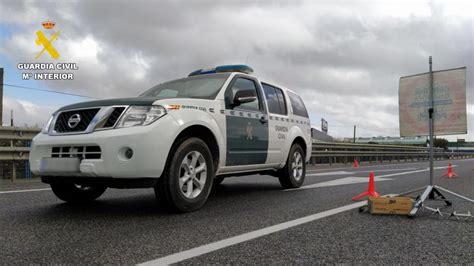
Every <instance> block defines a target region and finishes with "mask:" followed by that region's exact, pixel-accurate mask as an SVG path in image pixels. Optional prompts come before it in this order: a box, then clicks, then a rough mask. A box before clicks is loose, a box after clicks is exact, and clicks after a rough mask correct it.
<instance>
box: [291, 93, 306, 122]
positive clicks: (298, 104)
mask: <svg viewBox="0 0 474 266" xmlns="http://www.w3.org/2000/svg"><path fill="white" fill-rule="evenodd" d="M288 96H289V97H290V102H291V107H293V114H294V115H298V116H303V117H308V111H306V107H305V106H304V103H303V100H301V98H300V96H298V95H296V94H294V93H291V92H288Z"/></svg>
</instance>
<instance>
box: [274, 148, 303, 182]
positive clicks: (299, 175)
mask: <svg viewBox="0 0 474 266" xmlns="http://www.w3.org/2000/svg"><path fill="white" fill-rule="evenodd" d="M305 175H306V163H305V153H304V151H303V148H301V146H300V145H299V144H293V146H291V149H290V152H289V154H288V159H287V160H286V165H285V167H284V168H283V169H281V170H280V174H279V176H278V179H279V180H280V184H281V185H282V186H283V188H299V187H301V185H303V182H304V178H305Z"/></svg>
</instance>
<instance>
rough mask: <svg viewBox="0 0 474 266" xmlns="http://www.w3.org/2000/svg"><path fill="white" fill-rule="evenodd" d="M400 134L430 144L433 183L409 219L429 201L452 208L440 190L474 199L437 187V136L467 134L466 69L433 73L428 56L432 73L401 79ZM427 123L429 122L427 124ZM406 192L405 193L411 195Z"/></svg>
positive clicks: (418, 201) (421, 197) (466, 199)
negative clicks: (435, 140) (435, 152)
mask: <svg viewBox="0 0 474 266" xmlns="http://www.w3.org/2000/svg"><path fill="white" fill-rule="evenodd" d="M399 106H400V135H401V136H422V135H425V136H426V135H428V136H429V141H430V150H429V158H430V169H429V170H430V173H429V175H430V181H429V185H428V186H427V187H426V188H421V189H417V190H414V191H410V192H408V193H413V192H417V191H422V190H424V191H423V193H422V194H421V195H420V197H419V198H418V200H417V201H416V202H415V204H414V207H413V209H412V210H411V212H410V216H414V215H415V214H416V213H417V212H418V210H419V209H420V208H421V207H422V206H423V203H424V202H425V201H426V200H427V199H431V200H434V199H441V200H442V201H444V202H445V203H446V205H447V206H450V205H452V203H451V201H450V200H448V199H447V198H446V197H445V196H444V195H443V194H442V193H441V191H443V192H445V193H447V194H451V195H452V196H455V197H457V198H460V199H462V200H465V201H469V202H474V200H472V199H469V198H467V197H464V196H462V195H459V194H457V193H454V192H452V191H449V190H447V189H445V188H442V187H440V186H436V185H434V181H433V168H434V167H433V161H434V137H433V136H434V134H436V135H450V134H465V133H467V121H466V116H467V114H466V68H465V67H463V68H458V69H451V70H443V71H436V72H433V67H432V59H431V56H430V57H429V72H428V73H424V74H419V75H414V76H408V77H402V78H400V88H399ZM426 120H428V121H426ZM408 193H405V194H408Z"/></svg>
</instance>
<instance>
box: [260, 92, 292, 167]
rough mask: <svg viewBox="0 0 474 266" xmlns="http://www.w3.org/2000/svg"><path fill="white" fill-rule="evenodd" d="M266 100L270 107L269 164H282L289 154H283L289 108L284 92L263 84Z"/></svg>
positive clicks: (286, 137) (288, 122)
mask: <svg viewBox="0 0 474 266" xmlns="http://www.w3.org/2000/svg"><path fill="white" fill-rule="evenodd" d="M261 84H262V89H263V93H264V95H265V100H266V103H267V106H268V109H267V110H268V127H269V133H268V134H269V139H270V140H269V143H268V156H267V163H271V164H273V163H281V162H283V161H285V160H286V157H287V154H286V153H285V154H284V153H283V152H282V151H283V148H284V147H286V143H287V141H289V140H288V131H289V129H288V125H289V124H290V120H289V118H288V108H287V105H286V99H285V96H284V94H283V90H282V89H280V88H278V87H276V86H273V85H270V84H267V83H261Z"/></svg>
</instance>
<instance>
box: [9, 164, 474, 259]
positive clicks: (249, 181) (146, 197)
mask: <svg viewBox="0 0 474 266" xmlns="http://www.w3.org/2000/svg"><path fill="white" fill-rule="evenodd" d="M447 163H448V161H436V163H435V166H436V167H446V166H447ZM451 163H452V164H453V165H454V166H455V167H454V171H455V172H456V173H457V174H458V175H459V176H460V177H459V178H455V179H447V178H441V176H442V174H443V173H444V172H445V171H446V169H445V168H440V169H436V170H435V177H436V178H435V183H436V184H437V185H440V186H442V187H444V188H447V189H450V190H452V191H455V192H457V193H460V194H463V195H465V196H468V197H470V198H474V170H473V168H474V160H472V159H471V160H458V161H451ZM427 166H428V163H427V162H423V163H404V164H389V165H375V164H374V165H362V166H361V167H360V168H358V169H354V168H351V167H350V166H347V167H341V166H335V167H311V168H308V172H307V176H306V181H305V187H303V189H298V190H292V191H283V190H282V189H281V188H280V185H279V183H278V180H277V179H275V178H273V177H269V176H258V175H256V176H245V177H235V178H228V179H226V180H224V182H223V184H222V185H221V186H219V187H217V188H216V189H215V191H213V192H212V193H211V196H210V198H209V200H208V202H207V204H206V205H205V206H204V208H203V209H201V210H199V211H197V212H193V213H187V214H173V213H169V212H168V211H166V210H165V209H163V208H161V207H160V206H158V205H157V203H156V201H155V196H154V194H153V191H152V189H137V190H117V189H109V190H107V191H106V193H105V194H104V195H103V196H102V197H101V198H100V199H99V200H97V201H95V202H93V203H91V204H87V205H80V206H79V205H71V204H66V203H63V202H61V201H60V200H58V199H56V197H55V196H54V195H53V194H52V192H51V191H50V190H47V188H48V186H47V185H45V184H41V183H39V182H18V183H15V184H11V183H5V182H3V183H0V264H26V263H54V264H56V263H73V264H79V263H80V264H138V263H144V262H150V261H151V262H152V263H160V262H163V261H164V260H160V258H161V259H162V258H164V257H165V258H169V257H173V254H174V258H178V259H177V260H176V259H175V260H174V261H173V262H178V263H182V264H230V263H232V264H234V263H236V264H296V263H298V264H303V263H304V264H309V263H311V264H316V263H350V264H354V263H357V264H359V263H360V264H366V263H372V264H382V263H384V264H385V263H403V264H406V263H423V264H432V263H449V264H456V263H457V264H469V263H474V248H473V243H474V218H470V219H460V220H457V219H455V218H448V217H440V216H438V215H434V214H432V213H431V212H429V211H428V210H426V209H422V210H421V211H420V212H419V213H418V215H417V217H416V218H414V219H408V218H406V217H403V216H383V215H370V214H368V213H359V212H358V210H357V208H356V207H354V208H352V207H350V208H351V209H349V210H346V211H338V210H340V209H337V208H339V207H343V206H348V205H350V206H353V205H351V204H353V203H354V202H352V201H351V198H352V197H353V196H355V195H357V194H359V193H360V192H362V191H364V190H365V189H366V188H367V183H366V181H367V179H368V178H367V177H368V173H369V171H374V172H375V175H376V178H382V179H378V181H376V187H377V191H378V192H379V193H380V194H392V193H401V192H404V191H408V190H411V189H414V188H418V187H422V186H425V185H427V182H428V171H426V169H427ZM348 177H352V178H348ZM354 177H359V178H363V179H359V178H354ZM384 179H385V180H384ZM376 180H377V179H376ZM349 182H350V183H349ZM355 182H360V183H355ZM44 188H46V190H38V189H44ZM22 190H30V191H26V192H25V191H22ZM428 205H429V206H432V207H437V206H443V205H442V204H441V203H439V202H430V203H428ZM453 209H454V210H456V211H458V212H462V213H466V212H467V211H471V213H474V204H472V203H462V202H457V201H455V202H454V204H453V207H452V208H451V207H446V208H444V209H443V210H444V211H445V212H451V211H452V210H453ZM333 212H334V213H333ZM307 217H312V218H311V219H313V218H314V217H316V218H315V219H313V220H311V219H310V221H309V222H304V223H301V224H297V225H295V223H297V222H298V221H301V220H302V219H300V218H307ZM303 220H304V219H303ZM295 221H296V222H295ZM282 223H285V224H284V225H288V224H290V226H287V227H285V228H283V229H281V230H280V229H279V230H276V231H274V232H273V233H264V234H262V236H260V237H257V236H258V234H259V233H262V232H266V231H265V230H269V228H270V229H272V228H279V227H278V226H277V227H275V225H279V224H282ZM246 237H247V239H246ZM219 241H220V242H219ZM232 241H235V243H234V242H232ZM226 243H227V244H226ZM229 243H231V244H229ZM232 243H233V244H232ZM195 248H198V249H195ZM190 250H191V251H190ZM196 250H197V251H199V252H197V251H196ZM185 258H186V259H185ZM157 259H158V260H157ZM183 259H184V260H183Z"/></svg>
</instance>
